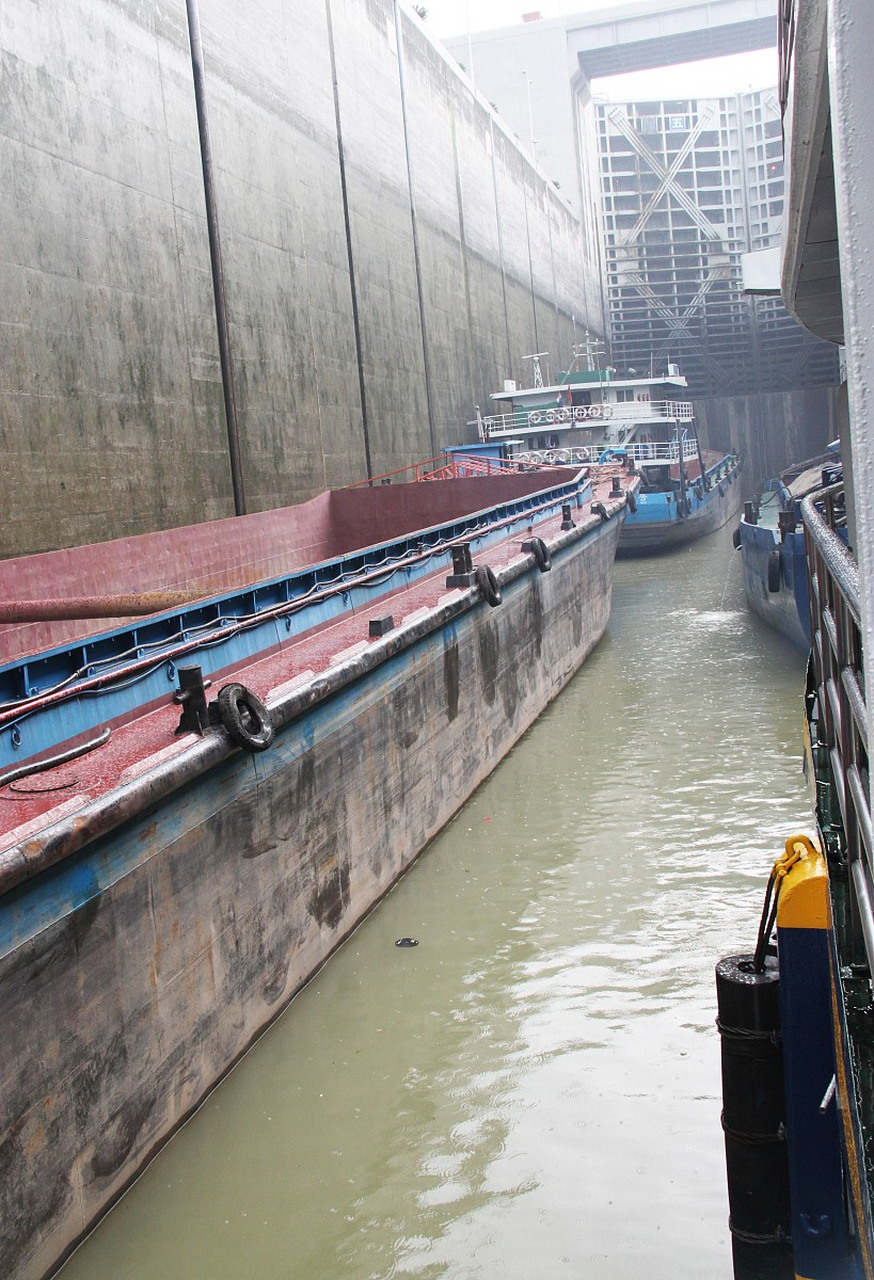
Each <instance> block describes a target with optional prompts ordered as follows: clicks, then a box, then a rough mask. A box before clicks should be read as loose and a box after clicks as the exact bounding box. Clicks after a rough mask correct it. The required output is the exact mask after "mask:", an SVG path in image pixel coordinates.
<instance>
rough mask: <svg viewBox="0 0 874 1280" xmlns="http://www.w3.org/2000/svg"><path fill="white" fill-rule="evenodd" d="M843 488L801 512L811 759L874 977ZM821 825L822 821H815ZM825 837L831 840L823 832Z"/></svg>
mask: <svg viewBox="0 0 874 1280" xmlns="http://www.w3.org/2000/svg"><path fill="white" fill-rule="evenodd" d="M842 499H843V484H836V485H831V486H829V487H828V488H826V489H822V490H820V491H819V492H817V493H815V494H811V495H810V496H809V497H807V498H805V499H804V501H803V502H802V504H801V510H802V518H803V521H804V530H805V542H806V546H807V563H808V574H809V581H810V617H811V635H812V653H811V659H812V670H813V681H814V685H815V692H816V701H817V711H818V716H817V720H816V722H815V723H816V733H817V735H818V741H815V742H814V741H812V742H811V749H812V751H813V752H814V753H815V752H817V751H819V752H827V755H828V761H829V764H830V765H831V775H832V783H833V792H834V795H835V798H836V800H837V807H838V810H839V814H838V813H835V814H834V815H833V817H834V819H835V820H836V821H839V823H840V825H841V827H842V828H843V837H844V839H843V845H844V850H845V856H846V863H847V875H848V895H849V917H850V918H849V924H850V928H851V931H852V936H853V940H854V948H855V949H856V951H857V953H858V954H859V955H860V956H861V955H862V954H864V955H865V956H866V957H867V965H868V969H869V971H870V972H872V973H874V874H872V866H874V830H872V824H871V805H870V799H869V793H868V787H869V776H868V723H867V715H866V706H865V676H864V653H863V648H862V627H861V609H860V597H859V570H858V566H857V565H856V562H855V560H854V559H853V557H852V555H851V554H850V552H849V551H848V549H847V547H846V546H845V545H844V543H843V542H842V540H841V539H840V537H839V536H838V534H837V533H836V528H837V527H838V525H839V523H840V522H841V520H842ZM820 820H821V822H822V814H820ZM823 834H824V835H825V836H826V838H828V836H827V832H826V831H825V830H824V832H823Z"/></svg>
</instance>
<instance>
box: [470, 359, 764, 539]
mask: <svg viewBox="0 0 874 1280" xmlns="http://www.w3.org/2000/svg"><path fill="white" fill-rule="evenodd" d="M582 350H583V349H582V348H580V349H579V350H578V351H577V352H576V354H575V358H574V363H576V361H577V359H579V357H580V354H581V352H582ZM587 350H588V355H587V359H586V364H587V366H588V367H586V368H585V369H578V370H577V369H575V368H574V366H573V365H572V366H571V369H570V370H569V371H567V372H563V373H560V374H559V376H558V380H557V381H556V382H554V383H550V382H549V380H548V379H547V380H546V381H544V376H543V367H542V364H541V361H542V360H543V359H544V358H545V356H546V354H547V353H546V352H539V353H538V354H536V355H532V356H527V357H525V358H526V359H530V360H532V361H533V371H534V372H533V386H531V387H525V388H522V387H519V386H517V384H516V383H515V382H514V381H507V382H506V383H505V384H504V389H503V390H502V391H498V392H495V393H494V394H493V395H492V396H491V399H492V400H493V401H494V402H495V405H496V407H497V408H498V409H500V410H501V411H500V412H499V413H494V414H489V415H486V416H484V415H483V414H482V413H480V412H478V413H477V417H476V420H475V422H471V423H470V424H469V427H470V428H475V429H476V432H477V436H478V441H479V443H480V445H485V446H489V445H491V446H492V447H493V448H495V449H496V451H497V452H499V453H500V454H501V456H504V457H507V458H510V459H513V460H514V461H516V462H520V463H527V464H532V465H544V464H546V465H553V464H555V463H560V464H587V463H588V464H594V465H600V464H603V463H604V462H608V461H611V460H615V459H617V458H620V459H622V460H624V461H627V463H628V464H629V465H631V466H633V468H634V469H635V470H636V471H638V472H639V474H640V490H639V493H638V496H637V500H636V503H635V510H633V511H631V512H629V515H628V518H627V520H626V521H625V524H624V525H623V527H622V533H621V536H620V540H619V555H620V556H631V555H653V554H657V553H659V552H662V551H667V550H669V549H671V548H674V547H679V546H683V545H685V544H687V543H689V542H693V541H695V540H696V539H697V538H700V537H703V536H704V535H705V534H708V533H712V532H713V531H714V530H716V529H719V528H721V527H722V526H723V525H724V524H725V523H726V522H727V521H729V520H732V519H733V518H734V517H735V516H736V515H737V513H738V511H739V510H740V504H741V494H740V485H739V484H736V483H735V482H736V481H737V480H738V478H739V476H740V471H741V459H740V458H739V457H738V456H737V455H736V454H735V453H734V452H733V451H729V452H727V453H722V452H720V451H718V450H712V449H703V448H702V447H701V444H700V442H699V439H698V435H697V432H696V429H695V421H694V412H693V406H692V403H691V401H689V400H688V399H687V384H686V379H685V378H684V377H683V376H682V375H681V374H680V371H679V368H678V366H677V365H675V364H668V366H667V371H666V373H665V374H664V375H651V376H650V377H640V376H638V374H637V371H636V370H629V371H628V372H627V374H626V375H618V374H617V372H616V370H615V369H612V368H606V369H600V368H596V367H594V365H595V361H594V359H593V358H592V354H591V350H590V348H587Z"/></svg>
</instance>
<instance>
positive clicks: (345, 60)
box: [0, 0, 603, 555]
mask: <svg viewBox="0 0 874 1280" xmlns="http://www.w3.org/2000/svg"><path fill="white" fill-rule="evenodd" d="M198 12H199V25H200V30H201V36H202V46H203V59H204V84H205V98H206V110H207V118H208V125H209V131H210V138H211V147H212V155H213V163H214V179H215V181H214V199H215V220H216V223H217V225H218V228H219V232H220V237H221V250H222V262H223V268H224V278H225V299H226V307H227V315H228V332H229V349H230V355H231V361H232V366H233V384H232V385H233V393H234V399H235V403H236V411H237V417H238V422H239V434H240V454H241V463H242V468H241V470H242V483H243V486H244V489H245V499H246V504H247V508H248V509H249V510H251V511H255V510H264V509H267V508H270V507H274V506H280V505H287V504H288V503H291V502H295V501H298V500H302V499H305V498H308V497H310V496H312V495H313V494H314V493H316V492H318V491H319V490H321V489H323V488H325V487H326V486H336V485H341V484H345V483H349V482H351V481H353V480H358V479H361V478H362V477H364V476H365V475H366V474H367V470H368V454H369V461H370V470H371V472H372V473H373V474H379V473H381V472H384V471H388V470H391V469H393V468H396V467H400V466H403V465H405V464H407V463H408V462H410V461H413V460H419V459H421V458H423V457H426V456H428V455H430V454H432V453H433V452H436V451H437V449H439V448H440V447H442V446H443V445H444V444H445V443H450V442H456V441H458V440H460V439H464V438H466V437H467V434H468V433H467V429H466V428H465V426H464V424H465V423H466V422H467V421H469V420H470V419H472V418H473V416H474V405H475V404H476V403H482V404H483V405H485V403H486V401H487V396H488V393H489V392H490V391H493V390H496V389H500V386H501V384H502V382H503V379H504V378H506V377H516V378H517V379H519V380H522V379H523V377H524V376H525V374H526V367H525V365H524V364H523V363H522V362H521V356H522V355H524V354H526V353H528V352H530V351H536V350H548V351H550V353H551V361H550V366H551V369H552V370H553V371H554V372H557V371H558V368H559V366H560V365H563V364H564V363H565V362H566V361H567V360H568V359H569V357H570V349H571V345H572V342H573V340H574V338H575V337H576V338H579V337H580V336H581V335H582V331H583V329H584V328H585V327H586V326H588V327H589V328H590V329H593V330H596V331H602V330H603V313H602V309H601V297H600V285H599V282H598V278H597V273H596V264H595V263H593V262H590V261H587V260H585V259H584V256H583V248H582V237H581V236H580V234H579V226H578V223H577V221H576V218H575V217H574V215H573V214H572V213H571V212H570V211H569V209H568V207H567V205H566V204H565V202H564V201H563V199H562V198H561V197H560V196H559V194H558V192H556V191H555V189H554V187H553V186H552V184H551V183H549V182H548V181H547V179H546V178H545V177H544V176H543V175H542V174H540V173H539V172H538V171H537V170H536V169H534V168H533V167H532V165H531V164H530V163H529V162H528V160H527V159H526V158H525V156H524V154H523V153H522V152H521V151H520V150H519V147H518V146H517V144H516V142H515V140H514V139H513V138H512V137H511V136H510V135H509V134H508V133H507V132H506V131H505V130H504V128H503V126H502V125H501V123H500V121H499V120H497V119H496V118H495V117H494V116H493V115H492V113H491V112H490V110H489V109H488V108H487V107H486V106H485V105H484V103H482V102H481V101H479V100H477V99H476V98H475V97H474V95H473V93H472V92H471V89H470V87H469V85H468V84H467V82H466V81H465V80H464V78H463V76H462V75H461V73H460V72H459V70H458V68H457V67H455V65H454V64H453V63H452V62H451V60H450V59H449V58H448V57H447V56H446V55H445V54H444V53H443V52H442V50H441V49H440V48H439V47H438V46H436V45H435V44H433V43H432V42H431V40H430V39H429V37H428V34H427V29H426V27H425V25H424V24H423V23H422V22H421V21H420V20H419V18H418V17H417V16H416V15H415V14H414V13H412V12H411V11H410V10H408V9H407V8H406V7H403V8H402V9H401V11H400V12H399V13H396V9H395V4H394V3H393V0H252V2H251V3H249V4H247V5H245V6H242V5H239V4H236V3H235V2H234V0H199V6H198ZM398 36H399V37H400V39H398ZM0 58H2V79H0V86H2V87H0V95H2V96H0V103H2V110H0V159H2V174H3V182H2V184H0V213H2V221H3V227H4V236H3V241H4V243H3V249H2V251H0V282H2V289H0V298H2V301H0V318H2V323H0V432H2V443H3V447H4V453H5V458H6V466H5V467H4V468H3V474H2V479H0V499H2V506H3V512H4V519H3V523H2V526H0V528H2V532H0V555H14V554H20V553H24V552H29V551H38V550H43V549H48V548H52V547H57V546H72V545H76V544H78V543H82V542H90V541H96V540H98V539H103V538H109V537H118V536H123V535H125V534H131V533H138V532H147V531H149V530H152V529H157V528H167V527H172V526H173V525H178V524H184V523H192V522H196V521H199V520H203V519H213V518H217V517H220V516H226V515H232V514H233V513H234V500H233V489H232V484H231V477H230V467H229V460H228V459H229V450H228V437H227V429H226V419H225V409H224V404H223V386H222V376H221V368H220V361H219V342H218V337H217V323H216V308H215V302H214V295H213V286H212V278H211V273H210V255H209V241H208V232H207V206H206V202H205V197H204V179H203V167H202V151H201V145H200V140H199V136H198V121H197V113H196V105H195V89H194V77H193V73H192V57H191V48H190V43H189V25H188V16H187V13H186V5H185V3H184V0H166V3H162V4H161V5H149V6H142V5H139V4H137V3H135V2H134V0H44V2H43V3H41V4H39V5H34V4H33V3H32V0H8V3H7V4H5V5H4V6H3V10H2V15H0ZM335 78H336V94H335V86H334V81H335ZM344 183H345V188H346V193H347V197H348V202H347V204H344V199H343V187H344ZM350 261H351V269H350Z"/></svg>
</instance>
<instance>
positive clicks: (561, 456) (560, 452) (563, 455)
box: [555, 449, 571, 462]
mask: <svg viewBox="0 0 874 1280" xmlns="http://www.w3.org/2000/svg"><path fill="white" fill-rule="evenodd" d="M555 460H556V462H570V460H571V451H570V449H556V451H555Z"/></svg>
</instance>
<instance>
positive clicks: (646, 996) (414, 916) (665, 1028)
mask: <svg viewBox="0 0 874 1280" xmlns="http://www.w3.org/2000/svg"><path fill="white" fill-rule="evenodd" d="M803 666H804V664H803V659H802V657H801V656H800V655H798V654H796V653H795V652H794V651H793V650H792V649H790V648H789V647H788V646H787V645H785V644H784V643H783V642H782V641H781V640H780V639H779V637H777V636H776V635H773V634H772V633H770V632H769V631H768V630H767V629H766V628H764V627H763V626H762V625H761V624H759V623H758V622H757V621H756V620H755V619H753V618H751V617H750V616H749V615H748V614H747V612H746V610H745V607H744V600H743V589H742V586H741V576H740V563H739V560H738V559H737V557H736V554H735V553H734V552H733V550H732V547H731V530H730V529H725V530H722V531H721V532H720V533H719V534H716V535H715V536H714V537H712V538H710V539H708V540H707V541H706V542H705V543H704V544H699V545H698V546H697V547H694V548H692V549H689V550H687V551H684V552H680V553H677V554H675V555H673V556H670V557H668V558H665V559H661V560H648V561H645V562H621V563H619V564H618V565H617V568H616V580H615V589H614V603H613V614H612V618H611V622H610V627H609V631H608V633H607V635H606V636H605V638H604V640H603V641H602V643H601V644H600V646H599V647H598V649H597V651H596V652H595V654H594V655H593V656H592V657H591V658H590V660H589V662H588V663H587V664H586V666H585V667H584V668H583V670H582V671H581V672H580V673H579V674H578V676H577V677H576V678H575V680H574V681H573V682H572V684H571V685H570V686H569V687H568V689H567V690H566V691H565V693H564V694H563V695H562V696H561V697H560V698H559V699H558V700H557V701H556V702H555V703H554V704H553V705H552V706H551V707H550V708H549V709H548V710H547V712H546V713H545V714H544V715H543V717H542V718H541V719H540V721H539V722H538V723H537V725H535V726H534V728H533V729H532V730H531V731H530V732H529V733H528V734H527V735H526V736H525V738H524V739H523V740H522V742H521V743H520V744H519V745H518V746H517V748H516V749H515V750H514V751H513V752H512V754H511V755H510V756H509V757H508V759H507V760H506V761H505V762H504V763H503V764H502V765H501V766H500V768H499V769H498V770H497V771H496V773H495V774H494V775H493V776H492V778H491V779H490V780H489V781H488V782H487V783H486V784H485V785H484V786H483V787H482V788H481V789H480V790H479V791H478V793H477V794H476V796H475V797H474V798H473V799H472V800H471V801H470V802H469V803H468V804H467V806H466V807H465V808H464V809H463V810H462V812H461V813H460V814H459V815H458V816H457V817H456V819H455V821H454V822H453V823H452V824H451V825H450V826H449V828H448V829H447V830H446V831H445V832H444V833H443V835H442V836H441V837H440V838H439V839H438V840H437V841H435V842H434V844H433V845H432V846H431V848H430V849H429V850H428V852H427V853H426V855H425V856H424V857H423V858H422V859H420V860H419V862H418V863H417V864H416V866H415V867H414V868H413V869H412V870H411V871H410V872H409V873H408V874H407V876H406V877H405V878H404V880H403V881H402V882H401V883H400V884H399V885H398V886H397V888H396V889H395V890H394V892H393V893H392V894H391V895H390V896H389V897H388V898H387V899H386V901H385V902H384V903H383V904H382V905H381V906H380V907H379V909H378V910H377V911H376V912H375V913H374V914H373V915H372V916H371V918H370V919H369V920H368V921H367V922H366V923H365V925H364V926H363V927H362V928H361V929H359V930H358V932H357V933H356V934H355V935H354V936H353V937H352V938H351V939H350V940H349V942H348V943H347V944H346V946H345V947H344V948H343V949H342V950H341V951H340V952H338V954H337V955H336V956H335V957H334V958H333V959H332V960H331V961H330V963H329V964H328V965H327V966H326V968H325V969H324V970H323V971H322V972H321V973H320V974H319V975H318V976H317V977H316V979H315V980H314V981H313V982H312V983H311V984H310V986H309V987H308V988H307V989H306V990H305V991H303V992H302V993H301V994H300V995H299V996H298V998H297V999H296V1000H295V1001H294V1002H293V1003H292V1005H291V1006H290V1008H289V1010H288V1011H287V1012H286V1014H285V1015H284V1016H283V1017H282V1018H281V1019H280V1021H279V1022H278V1023H277V1024H276V1025H275V1027H274V1028H273V1029H272V1030H271V1031H270V1032H269V1034H268V1035H267V1036H266V1037H264V1039H262V1040H261V1041H260V1042H259V1043H258V1045H256V1046H255V1048H254V1049H253V1050H252V1051H251V1052H250V1053H249V1055H248V1056H247V1057H246V1058H245V1059H244V1060H243V1062H242V1063H241V1064H240V1066H239V1067H238V1068H237V1070H236V1071H234V1072H233V1074H232V1075H231V1076H230V1077H229V1078H228V1079H227V1080H226V1081H225V1083H224V1084H223V1085H222V1086H221V1088H220V1089H219V1090H217V1091H216V1093H214V1094H213V1095H212V1097H211V1098H210V1099H209V1100H208V1101H207V1103H206V1104H205V1106H204V1107H203V1108H202V1109H201V1111H200V1112H199V1113H198V1115H197V1116H196V1117H195V1118H194V1120H193V1121H192V1122H191V1123H190V1124H189V1125H188V1126H187V1127H186V1128H185V1129H183V1130H182V1131H181V1132H180V1133H179V1134H178V1135H177V1136H176V1138H175V1139H174V1140H173V1142H172V1143H171V1144H170V1145H169V1147H168V1148H167V1149H166V1150H165V1151H164V1153H163V1154H162V1155H161V1156H160V1157H159V1159H158V1160H157V1161H156V1162H155V1163H154V1164H153V1165H152V1166H151V1168H150V1169H149V1170H148V1172H147V1173H146V1174H145V1176H144V1177H143V1178H142V1179H141V1180H140V1181H139V1182H138V1183H137V1185H136V1186H135V1187H134V1188H133V1190H132V1191H131V1192H130V1193H129V1194H128V1195H127V1196H126V1197H125V1198H124V1200H123V1201H122V1202H121V1203H120V1204H119V1205H118V1206H117V1207H116V1209H115V1210H114V1211H113V1212H112V1214H110V1216H109V1217H108V1218H107V1219H106V1221H105V1222H104V1223H103V1225H102V1226H101V1227H100V1228H99V1229H98V1230H97V1232H95V1233H94V1235H93V1236H92V1237H91V1238H90V1239H89V1240H88V1241H87V1242H86V1243H85V1245H84V1246H83V1247H82V1248H81V1249H80V1250H79V1251H78V1252H77V1253H76V1254H75V1255H74V1257H73V1258H72V1259H71V1261H70V1263H69V1264H68V1265H67V1267H66V1268H65V1270H64V1272H63V1280H153V1278H154V1280H168V1277H170V1278H171V1280H226V1278H227V1280H240V1278H241V1277H246V1280H339V1278H340V1277H343V1280H387V1278H388V1277H407V1278H410V1280H412V1278H414V1277H415V1280H437V1278H438V1277H446V1278H447V1280H558V1278H559V1277H574V1280H582V1278H584V1277H585V1278H586V1280H629V1277H632V1276H641V1275H649V1276H653V1277H655V1280H729V1278H730V1276H731V1253H730V1241H729V1235H728V1230H727V1214H728V1210H727V1201H726V1193H725V1173H724V1164H723V1148H722V1135H721V1130H720V1124H719V1113H720V1099H719V1095H720V1079H719V1045H718V1037H717V1034H716V1030H715V1026H714V1017H715V996H714V989H713V967H714V964H715V962H716V960H717V959H719V957H720V956H722V955H725V954H729V953H732V952H734V951H739V950H749V949H751V948H752V945H753V943H754V935H755V929H756V925H757V921H758V914H759V911H760V908H761V901H762V895H763V892H764V887H765V881H766V877H767V872H768V870H769V868H770V865H771V863H772V861H773V859H774V858H775V857H776V856H777V855H778V854H779V853H780V851H781V849H782V846H783V841H784V840H785V837H786V836H787V835H789V834H791V833H792V832H793V831H795V830H797V829H804V828H807V829H809V810H808V803H807V793H806V789H805V785H804V782H803V779H802V775H801V720H802V700H801V692H802V679H803ZM404 935H412V936H414V937H416V938H417V939H418V941H419V945H418V946H417V947H415V948H411V949H399V948H397V947H396V946H395V940H396V939H397V938H399V937H402V936H404Z"/></svg>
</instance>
